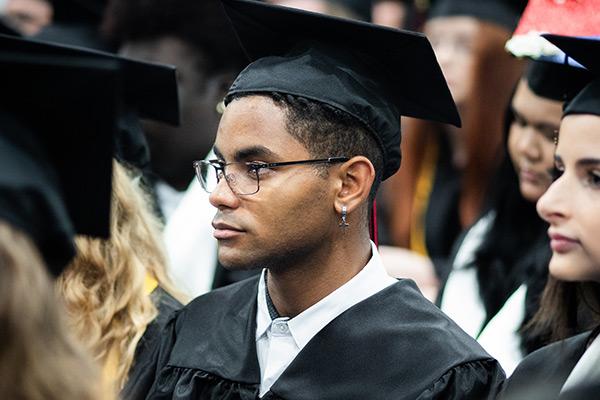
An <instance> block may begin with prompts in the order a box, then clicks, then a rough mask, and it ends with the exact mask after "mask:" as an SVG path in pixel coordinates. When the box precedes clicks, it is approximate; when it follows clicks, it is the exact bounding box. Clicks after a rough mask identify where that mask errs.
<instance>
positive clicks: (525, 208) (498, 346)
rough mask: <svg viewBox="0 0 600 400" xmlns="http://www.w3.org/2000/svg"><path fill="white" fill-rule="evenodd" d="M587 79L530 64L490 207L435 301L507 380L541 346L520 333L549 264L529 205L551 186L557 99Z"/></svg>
mask: <svg viewBox="0 0 600 400" xmlns="http://www.w3.org/2000/svg"><path fill="white" fill-rule="evenodd" d="M588 75H589V74H588V73H587V71H585V70H582V69H578V68H573V67H569V66H563V65H560V64H552V63H545V62H532V64H531V65H530V67H529V69H528V71H527V73H526V74H525V76H524V77H523V79H521V81H520V82H519V84H518V86H517V88H516V91H515V94H514V96H513V99H512V102H511V108H510V113H509V114H510V115H509V116H508V117H509V118H507V119H509V121H507V127H508V128H509V129H508V135H507V139H506V151H507V153H508V154H507V155H508V156H509V157H505V159H504V161H503V163H502V165H501V166H500V168H499V169H498V171H497V173H496V175H495V177H494V180H493V182H494V185H493V187H492V190H491V196H490V201H489V203H490V205H489V208H488V210H487V212H486V213H485V214H484V215H483V217H481V218H480V219H479V220H478V221H477V222H476V223H475V224H474V225H473V226H472V227H471V228H470V229H469V230H468V231H467V232H466V234H465V235H464V236H463V237H462V240H459V241H458V244H457V246H456V249H455V252H454V256H453V259H452V271H451V272H450V275H449V277H448V280H447V282H446V285H445V287H444V289H443V292H442V294H441V296H440V298H439V302H440V304H441V308H442V310H443V311H444V312H445V313H446V314H448V315H449V316H450V317H451V318H453V319H454V320H455V321H456V322H457V323H458V324H459V325H460V326H461V327H462V328H463V329H464V330H465V331H466V332H467V333H469V334H470V335H471V336H473V337H475V338H477V339H478V340H479V342H480V343H481V344H482V345H483V346H484V348H486V350H487V351H488V352H490V354H492V355H493V356H494V357H496V358H497V359H498V360H499V361H500V362H501V364H502V367H503V368H504V370H505V371H506V372H507V373H508V374H510V373H511V372H512V371H513V370H514V368H515V367H516V365H517V364H518V363H519V361H520V360H521V359H522V357H523V355H524V354H528V353H529V352H531V351H533V350H535V349H537V348H538V347H540V346H542V345H543V344H545V343H544V339H545V338H544V335H542V334H541V332H537V333H536V334H534V333H533V332H530V331H525V330H522V329H521V328H522V327H523V325H524V324H526V323H527V322H528V321H529V320H530V319H531V317H532V315H533V314H534V313H535V311H536V310H537V308H538V307H539V296H540V293H541V291H542V289H543V288H544V285H545V283H546V277H547V264H548V259H549V257H550V251H549V247H548V238H547V235H546V229H547V224H546V223H545V222H544V221H543V220H542V219H541V218H540V217H539V216H538V215H537V213H536V211H535V202H536V201H537V200H538V199H539V198H540V197H541V196H542V194H543V193H544V192H545V191H546V189H547V188H548V186H550V183H551V182H552V167H553V165H554V148H555V144H554V140H555V137H556V134H557V132H558V127H559V125H560V118H561V115H562V104H563V101H562V100H563V99H564V98H568V97H572V93H573V91H575V93H576V89H573V88H576V87H579V88H581V87H582V86H583V85H584V84H585V83H586V82H587V81H589V80H590V79H591V78H589V76H588Z"/></svg>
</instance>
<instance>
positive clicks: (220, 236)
mask: <svg viewBox="0 0 600 400" xmlns="http://www.w3.org/2000/svg"><path fill="white" fill-rule="evenodd" d="M212 226H213V228H215V231H214V233H213V236H214V237H215V239H217V240H225V239H232V238H234V237H236V236H239V235H241V234H242V233H244V230H243V229H241V228H237V227H235V226H233V225H229V224H226V223H224V222H219V221H213V223H212Z"/></svg>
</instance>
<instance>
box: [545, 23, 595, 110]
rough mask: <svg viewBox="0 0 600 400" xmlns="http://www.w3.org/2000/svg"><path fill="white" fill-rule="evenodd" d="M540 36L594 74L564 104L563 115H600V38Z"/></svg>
mask: <svg viewBox="0 0 600 400" xmlns="http://www.w3.org/2000/svg"><path fill="white" fill-rule="evenodd" d="M542 36H543V37H544V38H546V39H547V40H548V41H550V42H551V43H552V44H554V45H555V46H557V47H558V48H560V49H561V50H562V51H563V52H564V53H565V57H570V58H572V59H574V60H575V61H577V62H578V63H579V64H581V65H583V66H584V67H585V68H586V69H587V70H588V71H590V72H591V73H592V75H593V76H594V80H593V81H592V82H590V83H589V84H588V85H587V86H586V87H585V88H583V90H582V91H581V92H580V93H579V94H578V95H577V96H575V98H574V99H573V100H572V101H570V102H569V103H567V104H566V105H565V109H564V112H563V116H567V115H570V114H593V115H600V40H599V39H596V38H580V37H569V36H561V35H551V34H545V35H542ZM567 62H568V60H565V63H567Z"/></svg>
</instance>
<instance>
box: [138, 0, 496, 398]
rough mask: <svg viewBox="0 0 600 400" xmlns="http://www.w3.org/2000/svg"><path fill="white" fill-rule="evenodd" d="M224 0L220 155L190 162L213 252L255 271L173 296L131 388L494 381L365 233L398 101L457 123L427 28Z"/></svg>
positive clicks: (485, 392) (249, 389)
mask: <svg viewBox="0 0 600 400" xmlns="http://www.w3.org/2000/svg"><path fill="white" fill-rule="evenodd" d="M223 3H224V6H225V9H226V11H227V13H228V15H229V16H230V18H231V20H232V22H233V25H234V27H235V29H236V30H237V33H238V35H239V37H240V38H241V39H242V42H243V45H244V47H245V49H246V51H247V53H248V54H249V55H250V57H251V58H252V59H253V60H254V62H253V63H252V64H250V65H249V66H248V67H247V68H246V69H245V70H244V71H243V72H242V73H241V74H240V75H239V76H238V78H237V79H236V81H235V82H234V84H233V86H232V87H231V89H230V90H229V93H228V95H227V98H226V104H227V107H226V109H225V112H224V114H223V117H222V119H221V123H220V126H219V129H218V132H217V138H216V142H215V147H214V151H215V154H216V155H217V159H216V160H211V161H199V162H196V163H195V166H196V170H197V174H198V176H199V178H200V180H201V182H202V184H203V186H204V187H205V188H206V190H208V191H210V192H211V195H210V201H211V203H212V204H213V205H214V206H215V207H216V208H217V213H216V215H215V218H214V221H213V226H214V228H215V233H214V235H215V237H216V238H217V239H218V240H219V260H220V261H221V262H222V263H223V265H225V266H226V267H227V268H231V269H243V268H263V271H262V274H261V275H260V277H257V278H250V279H249V280H246V281H242V282H240V283H237V284H234V285H231V286H228V287H226V288H223V289H219V290H216V291H213V292H211V293H209V294H207V295H204V296H202V297H199V298H197V299H196V300H195V301H193V302H192V303H191V304H190V305H189V306H188V307H186V308H185V309H183V311H182V312H180V313H179V314H178V315H177V316H176V317H175V318H174V319H173V320H172V321H171V323H170V325H169V326H168V327H167V331H166V332H165V333H164V335H163V341H162V344H161V345H160V346H159V347H157V348H155V349H154V350H153V352H154V353H153V356H152V357H151V358H152V359H153V365H152V364H149V367H148V369H147V371H148V372H147V375H148V376H150V377H148V376H146V377H145V379H140V381H138V382H131V381H130V386H131V387H132V388H133V390H132V391H131V392H130V397H129V398H146V399H159V398H161V399H163V398H178V399H216V398H218V399H255V398H263V399H332V400H333V399H336V400H339V399H345V400H347V399H415V398H422V399H424V398H446V399H447V398H461V399H466V398H473V399H484V398H489V397H492V396H493V395H494V393H495V391H496V387H497V385H498V384H499V383H500V381H501V380H502V379H503V376H504V374H503V372H502V370H501V368H500V367H499V366H498V364H497V363H496V361H495V360H493V359H492V358H491V357H490V356H489V355H488V354H486V353H485V351H483V349H481V348H480V347H479V346H478V345H477V343H476V342H475V341H474V340H473V339H471V338H470V337H468V336H467V335H466V334H465V333H464V332H463V331H461V330H460V329H459V328H458V327H457V326H456V325H455V324H454V323H453V322H452V321H451V320H450V319H449V318H447V317H446V316H444V315H443V314H442V313H441V311H439V309H437V308H436V307H435V306H434V305H432V304H431V303H430V302H428V301H427V300H425V299H424V298H423V297H422V295H421V294H420V293H419V291H418V290H417V289H416V287H415V285H414V283H413V282H411V281H405V280H402V281H396V280H395V279H392V278H390V277H389V276H388V275H387V274H386V272H385V270H384V268H383V265H382V263H381V260H380V258H379V255H378V253H377V249H376V248H375V246H374V244H373V243H372V242H371V241H370V240H369V223H368V221H369V217H368V216H369V209H370V207H371V201H372V198H373V195H374V193H375V192H376V189H377V185H378V183H379V181H380V180H381V179H385V178H387V177H389V176H390V175H392V174H393V173H394V172H396V170H397V169H398V167H399V164H400V154H399V150H400V127H399V122H400V115H411V116H415V117H422V118H433V119H438V120H441V121H445V122H449V123H454V124H458V123H459V118H458V115H457V113H456V109H455V107H454V104H453V102H452V99H451V97H450V94H449V91H448V88H447V86H446V83H445V81H444V79H443V77H442V74H441V72H440V70H439V66H438V64H437V62H436V61H435V57H434V55H433V52H432V50H431V47H430V45H429V43H428V41H427V39H426V38H425V37H423V36H421V35H418V34H412V33H406V32H400V31H395V30H390V29H386V28H379V27H375V26H373V25H370V24H366V23H357V22H351V21H348V20H341V19H336V18H333V17H327V16H322V15H318V14H312V13H307V12H304V11H298V10H291V9H287V8H281V7H277V6H270V5H264V4H261V3H257V2H251V1H243V0H224V1H223ZM349 44H351V46H352V48H349V47H348V45H349ZM146 382H153V383H152V384H151V385H148V384H147V383H146Z"/></svg>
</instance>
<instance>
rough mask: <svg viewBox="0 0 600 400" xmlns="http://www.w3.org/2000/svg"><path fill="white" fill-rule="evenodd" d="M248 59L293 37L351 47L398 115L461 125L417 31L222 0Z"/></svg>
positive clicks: (277, 50) (278, 51)
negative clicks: (381, 83)
mask: <svg viewBox="0 0 600 400" xmlns="http://www.w3.org/2000/svg"><path fill="white" fill-rule="evenodd" d="M222 2H223V5H224V8H225V11H226V12H227V15H228V16H229V18H230V19H231V21H232V24H233V26H234V29H235V31H236V33H237V35H238V38H239V40H240V42H241V44H242V47H243V48H244V50H245V52H246V54H247V56H248V57H249V59H250V60H251V61H254V60H257V59H259V58H261V57H265V56H273V55H284V54H286V53H287V52H289V51H290V50H291V49H293V48H294V47H295V46H296V45H297V44H298V43H303V42H311V41H312V42H316V43H325V44H327V45H329V46H333V47H337V46H339V47H343V48H348V47H349V48H350V49H351V51H352V52H353V53H354V54H358V55H359V56H362V57H364V58H365V60H368V61H369V62H371V63H375V64H377V66H378V68H379V69H380V70H381V72H382V73H384V74H386V77H385V78H382V80H385V82H386V85H388V90H389V92H390V93H391V94H392V98H393V101H394V103H395V104H396V106H397V108H398V111H399V112H400V114H401V115H403V116H408V117H414V118H422V119H428V120H433V121H438V122H442V123H449V124H453V125H456V126H460V116H459V115H458V111H457V110H456V106H455V104H454V101H453V99H452V96H451V94H450V91H449V89H448V86H447V84H446V81H445V79H444V76H443V74H442V71H441V69H440V67H439V65H438V63H437V60H436V58H435V54H434V52H433V49H432V48H431V44H430V43H429V41H428V40H427V38H426V37H425V36H424V35H422V34H419V33H415V32H408V31H400V30H396V29H391V28H386V27H380V26H375V25H373V24H369V23H366V22H361V21H354V20H348V19H343V18H337V17H332V16H328V15H323V14H317V13H311V12H307V11H303V10H298V9H292V8H288V7H281V6H275V5H270V4H263V3H260V2H255V1H240V0H222Z"/></svg>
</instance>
